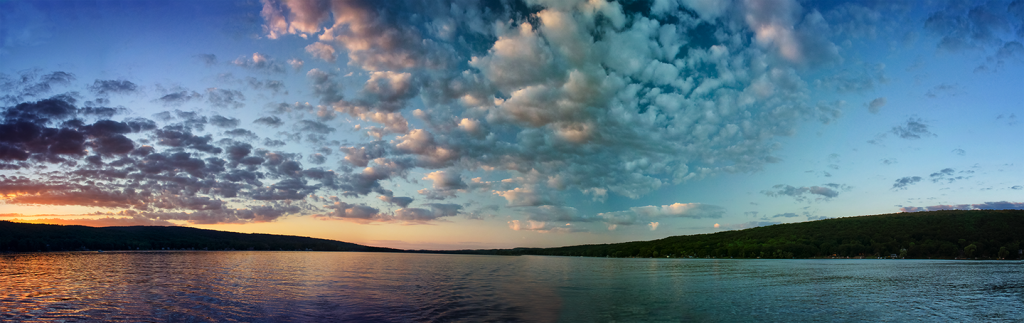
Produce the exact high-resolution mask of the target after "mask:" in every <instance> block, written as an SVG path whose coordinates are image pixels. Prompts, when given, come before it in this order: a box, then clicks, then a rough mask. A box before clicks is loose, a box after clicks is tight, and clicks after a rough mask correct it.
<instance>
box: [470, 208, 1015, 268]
mask: <svg viewBox="0 0 1024 323" xmlns="http://www.w3.org/2000/svg"><path fill="white" fill-rule="evenodd" d="M1021 242H1024V210H970V211H931V212H915V213H896V214H883V215H868V216H857V217H847V218H838V219H827V220H818V221H810V222H801V223H789V224H776V225H772V226H766V227H758V228H751V229H745V230H736V231H725V232H718V233H711V234H698V235H689V236H675V237H668V238H664V239H660V240H654V241H638V242H626V243H614V244H599V245H581V246H569V247H560V248H520V249H512V250H486V251H485V250H481V251H482V253H489V254H521V255H559V256H589V257H644V258H647V257H701V258H703V257H718V258H728V257H733V258H818V257H821V258H824V257H867V258H873V257H890V256H892V255H896V256H897V257H905V258H916V259H927V258H939V259H954V258H969V259H974V258H977V259H1022V250H1021V247H1022V246H1021Z"/></svg>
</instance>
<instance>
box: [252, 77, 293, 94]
mask: <svg viewBox="0 0 1024 323" xmlns="http://www.w3.org/2000/svg"><path fill="white" fill-rule="evenodd" d="M245 82H246V83H247V84H248V85H249V87H250V88H252V89H254V90H258V91H262V90H268V91H270V92H271V93H273V94H280V93H284V94H286V95H287V94H288V89H287V88H285V86H284V82H282V81H279V80H260V79H257V78H255V77H246V78H245Z"/></svg>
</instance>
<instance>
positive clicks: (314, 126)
mask: <svg viewBox="0 0 1024 323" xmlns="http://www.w3.org/2000/svg"><path fill="white" fill-rule="evenodd" d="M295 127H296V129H298V130H300V131H307V132H312V133H318V134H329V133H332V132H334V131H335V129H334V128H332V127H331V126H328V125H326V124H324V123H322V122H317V121H311V120H300V121H299V122H298V123H296V126H295Z"/></svg>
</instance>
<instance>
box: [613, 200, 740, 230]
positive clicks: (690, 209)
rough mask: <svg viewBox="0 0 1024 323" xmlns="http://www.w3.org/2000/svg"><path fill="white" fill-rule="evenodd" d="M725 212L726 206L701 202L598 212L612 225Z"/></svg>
mask: <svg viewBox="0 0 1024 323" xmlns="http://www.w3.org/2000/svg"><path fill="white" fill-rule="evenodd" d="M723 214H725V208H722V207H720V206H715V205H709V204H700V203H674V204H671V205H662V206H654V205H649V206H641V207H632V208H630V209H629V210H625V211H616V212H606V213H598V214H597V216H598V217H600V218H602V221H604V222H605V223H607V224H610V225H635V224H646V223H649V222H652V221H651V220H656V219H663V218H691V219H701V218H712V219H714V218H720V217H722V215H723Z"/></svg>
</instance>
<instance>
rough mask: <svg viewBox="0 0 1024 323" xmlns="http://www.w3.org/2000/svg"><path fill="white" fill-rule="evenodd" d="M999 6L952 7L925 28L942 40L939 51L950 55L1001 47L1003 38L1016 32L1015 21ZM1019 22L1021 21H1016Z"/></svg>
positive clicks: (953, 4)
mask: <svg viewBox="0 0 1024 323" xmlns="http://www.w3.org/2000/svg"><path fill="white" fill-rule="evenodd" d="M1007 13H1008V12H1007V7H1003V6H1002V5H1000V3H997V2H992V3H984V4H977V5H972V4H969V3H949V4H948V5H947V6H946V7H945V8H943V9H942V10H939V11H936V12H935V13H933V14H931V15H930V16H929V17H928V19H926V20H925V23H924V28H925V30H928V31H930V32H932V33H934V34H936V35H937V36H940V37H941V39H940V40H939V43H938V45H937V47H938V49H940V50H946V51H951V52H960V51H965V50H978V49H986V48H990V47H997V46H1000V45H1002V43H1003V42H1002V39H1001V37H1000V35H1006V34H1009V33H1011V32H1013V24H1012V23H1011V21H1014V19H1013V18H1010V17H1008V15H1007ZM1016 21H1020V18H1017V19H1016Z"/></svg>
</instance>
